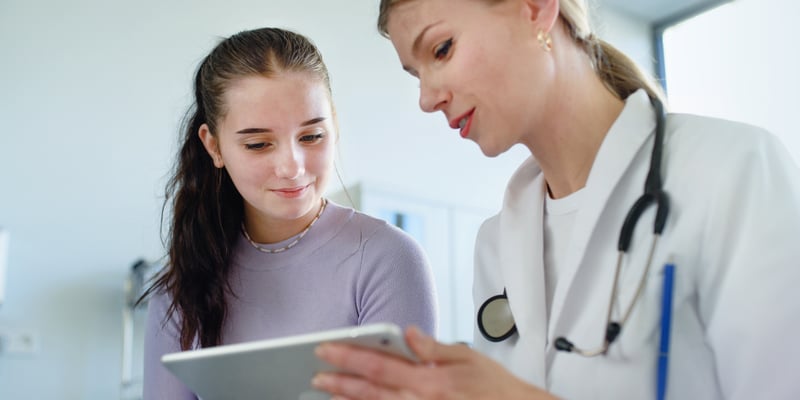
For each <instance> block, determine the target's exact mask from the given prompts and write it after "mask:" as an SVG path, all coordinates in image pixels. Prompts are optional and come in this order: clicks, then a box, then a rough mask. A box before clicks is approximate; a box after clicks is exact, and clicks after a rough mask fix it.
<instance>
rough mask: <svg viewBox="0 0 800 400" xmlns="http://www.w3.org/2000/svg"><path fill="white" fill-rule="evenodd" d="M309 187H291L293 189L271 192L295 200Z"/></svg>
mask: <svg viewBox="0 0 800 400" xmlns="http://www.w3.org/2000/svg"><path fill="white" fill-rule="evenodd" d="M309 185H310V184H309ZM309 185H306V186H299V187H293V188H284V189H275V190H273V192H275V194H277V195H278V196H281V197H286V198H296V197H300V196H301V195H302V194H303V193H305V191H306V189H307V188H308V186H309Z"/></svg>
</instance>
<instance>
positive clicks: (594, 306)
mask: <svg viewBox="0 0 800 400" xmlns="http://www.w3.org/2000/svg"><path fill="white" fill-rule="evenodd" d="M654 127H655V117H654V113H653V111H652V108H651V107H650V103H649V101H648V99H647V96H646V95H645V93H644V92H642V91H639V92H637V93H634V94H633V95H631V96H630V97H629V98H628V100H627V101H626V106H625V108H624V110H623V112H622V114H621V115H620V116H619V118H618V119H617V121H616V122H615V123H614V125H613V126H612V128H611V130H610V131H609V133H608V135H607V137H606V138H605V140H604V142H603V144H602V145H601V148H600V150H599V152H598V154H597V158H596V159H595V162H594V165H593V166H592V170H591V172H590V174H589V177H588V180H587V183H586V186H585V189H584V190H585V193H584V195H583V198H584V199H585V202H584V204H583V205H582V206H581V208H580V210H579V211H578V214H577V216H576V219H575V224H574V228H573V233H572V238H571V242H570V244H569V247H568V253H567V256H566V259H565V264H564V265H563V269H561V271H560V273H559V280H558V284H557V287H556V288H555V292H554V297H553V302H552V310H549V311H548V310H547V309H546V306H545V290H544V282H545V279H544V267H543V256H542V249H543V208H544V196H545V193H546V192H545V181H544V177H543V175H542V173H541V169H540V168H539V166H538V165H537V163H536V161H535V160H534V159H529V160H527V161H526V162H524V163H523V164H522V165H521V166H520V168H519V169H518V170H517V171H516V173H515V174H514V175H513V177H512V178H511V180H510V182H509V185H508V188H507V190H506V194H505V199H504V203H503V208H502V210H501V212H500V213H499V214H498V215H496V216H494V217H492V218H490V219H489V220H487V221H486V222H485V223H484V224H483V226H482V227H481V230H480V232H479V234H478V239H477V244H476V253H475V286H474V293H473V294H474V299H475V309H476V312H477V309H478V308H479V307H480V305H481V304H482V303H483V302H484V301H485V300H486V299H488V298H489V297H491V296H494V295H497V294H501V293H502V292H503V289H504V288H505V289H506V290H507V293H508V298H509V302H510V305H511V311H512V313H513V315H514V317H515V321H516V325H517V329H518V333H517V334H515V335H514V336H513V337H511V338H510V339H508V340H506V341H504V342H500V343H493V342H489V341H487V340H485V339H484V338H483V337H482V336H481V334H480V333H479V331H478V330H477V329H476V331H475V347H476V348H477V349H478V350H480V351H482V352H484V353H485V354H488V355H489V356H491V357H492V358H494V359H495V360H497V361H499V362H500V363H501V364H503V365H505V366H506V367H508V368H509V369H510V370H511V371H512V372H513V373H514V374H516V375H517V376H519V377H521V378H522V379H524V380H526V381H528V382H530V383H533V384H535V385H538V386H540V387H543V388H546V389H548V390H549V391H551V392H552V393H554V394H556V395H558V396H562V397H564V398H567V399H653V398H655V391H656V389H655V387H656V383H655V382H656V364H657V363H656V360H657V355H658V344H659V321H660V313H661V307H660V305H661V293H662V290H661V289H662V276H663V273H662V271H663V266H664V265H665V263H666V262H667V261H668V259H670V258H672V260H673V261H674V264H675V289H674V298H673V304H674V306H673V320H672V338H671V348H670V359H669V360H670V364H669V384H668V390H667V396H668V398H671V399H722V398H725V399H754V398H758V399H761V398H764V399H766V398H769V399H789V398H793V399H797V398H800V374H798V372H797V371H798V367H797V363H798V362H800V337H798V334H800V290H799V289H800V172H798V168H797V166H796V165H795V164H794V162H793V161H792V160H791V159H790V157H789V155H788V154H787V152H786V150H785V149H784V148H783V146H782V145H781V144H780V143H779V142H778V141H777V140H776V139H775V138H774V137H773V136H771V135H770V134H768V133H766V132H764V131H762V130H760V129H758V128H754V127H752V126H748V125H744V124H739V123H733V122H729V121H723V120H717V119H711V118H703V117H698V116H691V115H674V114H670V115H669V116H668V117H667V126H666V139H665V144H664V159H663V167H662V176H663V179H664V189H665V190H666V191H667V193H668V194H669V196H670V200H671V207H670V214H669V217H668V219H667V223H666V227H665V229H664V234H663V236H662V238H661V239H660V241H659V243H658V245H657V247H656V250H655V255H654V262H653V265H652V267H651V269H650V271H649V274H648V277H647V278H646V279H647V281H646V286H645V290H644V292H643V293H642V296H641V297H640V298H639V300H638V302H637V303H636V306H635V307H634V310H633V313H632V315H631V317H630V319H629V321H628V322H627V323H626V324H625V325H624V326H623V329H622V333H621V334H620V337H619V338H618V339H617V341H616V342H615V343H614V344H613V345H612V346H611V349H610V351H609V354H608V355H606V356H599V357H595V358H585V357H582V356H579V355H577V354H575V353H565V352H560V351H556V350H555V348H554V347H553V343H554V341H555V338H557V337H559V336H565V337H566V338H568V339H569V340H571V341H572V342H573V343H574V344H575V345H576V346H578V347H580V348H585V349H593V348H597V347H599V346H600V345H601V344H602V337H603V334H604V332H605V318H606V312H607V307H608V302H609V298H610V293H611V286H612V281H613V275H614V267H615V264H616V260H617V240H618V237H619V231H620V227H621V226H622V222H623V220H624V218H625V215H626V213H627V212H628V210H629V208H630V207H631V205H632V204H633V203H634V201H635V200H636V199H637V198H638V197H639V196H640V195H641V194H642V192H643V189H644V182H645V176H646V173H647V169H648V165H649V162H650V154H651V151H652V145H653V139H654ZM654 214H655V207H650V208H648V210H647V211H646V212H645V213H644V214H643V215H642V218H641V219H640V222H639V223H638V224H637V226H636V230H635V233H634V237H633V242H632V243H631V248H630V251H629V256H628V258H627V260H626V262H624V263H623V266H622V270H621V276H620V284H619V299H618V306H617V307H616V308H615V311H614V314H613V317H612V320H614V319H615V318H618V317H619V314H620V312H621V311H620V310H625V309H626V308H627V307H628V305H629V304H630V302H631V299H632V297H633V294H634V292H635V289H636V286H637V284H638V282H639V279H640V277H641V273H642V272H643V270H644V267H645V265H644V264H645V259H646V257H647V252H648V251H649V248H650V243H651V241H652V238H653V234H652V230H653V218H654ZM548 313H549V317H548Z"/></svg>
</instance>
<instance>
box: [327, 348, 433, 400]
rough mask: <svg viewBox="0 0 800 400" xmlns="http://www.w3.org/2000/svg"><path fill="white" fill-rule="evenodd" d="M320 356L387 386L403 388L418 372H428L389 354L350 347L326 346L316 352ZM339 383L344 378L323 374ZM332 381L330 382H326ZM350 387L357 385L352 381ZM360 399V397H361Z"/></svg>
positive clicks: (349, 371)
mask: <svg viewBox="0 0 800 400" xmlns="http://www.w3.org/2000/svg"><path fill="white" fill-rule="evenodd" d="M316 354H317V357H319V358H321V359H322V360H324V361H325V362H327V363H329V364H331V365H333V366H336V367H339V368H341V369H342V370H344V371H347V372H348V373H349V374H351V375H357V376H359V377H362V378H364V379H366V380H368V381H370V382H373V383H375V384H378V385H382V386H385V387H403V386H406V385H408V384H409V382H410V381H413V379H415V378H416V377H417V376H419V375H420V372H419V371H418V370H424V369H427V367H425V366H422V365H415V364H412V363H410V362H408V361H404V360H401V359H399V358H397V357H394V356H390V355H388V354H384V353H380V352H377V351H373V350H368V349H363V348H359V347H357V346H350V345H346V344H334V343H325V344H322V345H320V346H319V347H318V348H317V350H316ZM329 376H330V377H331V379H333V380H336V381H338V380H339V378H340V377H342V375H336V374H330V375H328V374H320V375H318V377H322V378H325V377H329ZM322 381H323V382H328V379H323V380H322ZM348 383H349V384H351V385H352V384H354V383H353V382H350V381H348ZM357 398H358V397H357Z"/></svg>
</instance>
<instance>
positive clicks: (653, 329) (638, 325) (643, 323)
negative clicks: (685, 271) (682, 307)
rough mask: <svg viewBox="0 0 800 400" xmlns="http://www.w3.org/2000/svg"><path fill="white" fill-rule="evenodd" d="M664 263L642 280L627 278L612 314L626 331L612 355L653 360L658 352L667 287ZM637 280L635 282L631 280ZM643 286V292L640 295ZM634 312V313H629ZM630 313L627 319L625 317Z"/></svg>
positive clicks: (652, 267)
mask: <svg viewBox="0 0 800 400" xmlns="http://www.w3.org/2000/svg"><path fill="white" fill-rule="evenodd" d="M664 266H665V264H664V263H654V264H653V265H652V266H651V267H650V270H649V271H648V272H647V276H646V277H644V280H643V281H642V276H641V275H639V276H638V279H635V278H634V277H627V278H628V279H626V280H625V281H624V283H623V284H624V286H621V287H620V288H619V293H620V295H619V298H618V301H617V303H616V304H615V307H614V312H613V313H612V320H613V321H617V322H621V323H622V331H621V332H620V336H619V338H618V339H617V341H618V343H617V345H616V346H611V351H610V355H612V356H614V355H616V356H619V357H622V358H631V357H633V358H638V357H640V356H641V355H644V354H646V355H647V357H650V356H651V355H652V354H654V353H655V352H656V351H657V349H658V340H659V335H660V325H661V313H662V293H663V286H664ZM630 278H634V279H630ZM640 283H641V284H642V289H641V292H640V293H639V294H638V297H637V291H638V289H639V286H640ZM629 309H630V310H629ZM626 313H628V317H627V319H624V318H625V314H626Z"/></svg>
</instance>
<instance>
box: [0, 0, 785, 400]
mask: <svg viewBox="0 0 800 400" xmlns="http://www.w3.org/2000/svg"><path fill="white" fill-rule="evenodd" d="M604 1H605V2H608V1H611V0H604ZM623 3H624V2H623ZM628 3H630V4H638V3H641V4H644V6H643V7H644V8H648V7H649V8H651V9H652V8H653V7H654V5H653V2H651V1H644V0H640V1H638V2H631V1H628ZM656 3H658V2H656ZM661 3H662V5H663V4H667V5H669V4H671V3H672V2H670V1H663V2H661ZM687 3H697V4H699V3H703V2H702V1H691V0H687ZM594 4H595V13H594V17H595V18H596V28H597V31H598V32H599V35H600V37H603V38H605V39H606V40H608V41H609V42H611V43H612V44H615V45H616V46H618V47H619V48H621V49H622V50H623V51H625V52H626V53H628V54H629V55H632V56H633V58H634V59H635V60H636V61H637V62H638V63H639V64H640V65H642V66H644V67H645V68H647V69H650V70H654V68H655V67H654V65H653V63H652V60H653V57H654V56H653V54H654V48H655V47H657V43H656V42H655V41H654V40H653V30H654V29H655V28H657V26H656V25H657V24H654V23H653V22H652V21H648V20H646V19H643V17H642V16H641V15H638V14H637V13H636V12H634V11H631V10H627V11H625V10H620V9H615V8H611V7H608V6H605V5H604V4H603V3H594ZM656 8H657V7H656ZM723 8H724V9H726V11H724V13H723V14H726V15H727V17H725V18H723V19H722V20H723V22H722V23H723V24H727V25H724V26H723V27H721V28H718V29H715V28H713V26H714V25H713V24H712V22H713V21H710V20H702V21H703V22H702V24H699V26H700V28H698V24H695V25H692V26H689V25H687V26H686V27H681V26H679V27H676V28H675V29H674V31H671V33H668V34H667V35H666V36H665V40H664V46H665V54H667V57H668V62H667V67H668V68H669V70H670V71H668V76H672V75H674V76H675V78H671V79H674V82H670V85H669V88H670V94H671V95H672V96H673V97H672V106H673V109H674V110H677V111H688V112H695V113H704V114H709V115H715V116H721V117H725V118H730V119H735V120H740V121H745V122H750V123H753V124H757V125H762V126H765V127H766V128H768V129H770V130H772V131H773V132H774V133H776V134H777V135H778V136H779V137H781V139H782V140H783V141H784V143H785V144H786V145H787V147H788V148H789V149H790V151H791V152H792V155H793V156H794V157H795V160H798V161H800V136H798V133H797V124H796V123H795V122H794V119H793V118H792V112H793V111H794V108H796V105H797V101H796V99H795V94H796V93H798V92H800V77H798V75H797V73H796V71H795V70H796V66H797V64H798V61H800V57H799V56H798V52H797V51H796V50H794V49H796V43H794V41H795V40H794V39H793V35H792V34H791V33H793V32H790V31H789V30H790V27H793V26H794V25H795V24H796V23H797V17H800V12H798V5H796V4H795V2H793V1H791V0H736V1H734V2H733V3H731V4H728V5H725V6H723V7H721V8H720V10H722V9H723ZM376 16H377V0H346V1H330V0H292V1H279V0H258V1H256V0H230V1H227V2H211V1H186V0H175V1H152V0H144V1H140V2H121V1H114V0H111V1H100V0H72V1H47V0H3V1H0V57H2V62H1V63H0V121H2V128H3V132H2V133H0V227H3V228H4V229H6V230H7V231H8V232H9V233H10V241H9V245H10V246H9V247H10V249H9V253H8V267H7V271H6V277H5V293H4V296H3V299H1V300H0V301H2V305H0V338H2V340H3V343H4V344H5V345H4V347H0V399H4V400H15V399H119V398H136V391H137V389H136V385H135V383H136V378H137V377H140V376H141V373H140V372H138V371H136V369H135V367H134V370H133V378H134V379H133V380H134V382H133V385H132V386H131V387H128V388H123V387H121V384H120V373H121V370H122V368H123V365H122V364H123V360H122V335H123V333H122V310H123V309H124V307H125V297H124V290H123V286H124V282H125V280H126V278H127V277H128V275H129V272H130V269H131V265H132V264H133V263H134V262H135V261H136V260H138V259H145V260H150V261H156V260H158V259H159V258H160V257H161V256H162V255H163V248H162V244H161V241H160V236H159V234H160V228H159V224H160V215H161V206H162V200H163V187H164V184H165V183H166V179H167V175H168V172H169V169H170V166H171V163H172V161H173V155H174V153H175V151H176V143H177V135H178V128H179V124H180V121H181V118H182V117H183V113H184V112H185V110H186V108H187V106H188V105H189V104H190V102H191V100H192V97H191V82H192V77H193V75H194V72H195V68H196V66H197V64H198V63H199V62H200V60H201V58H202V56H203V55H204V54H206V53H207V52H208V51H209V50H210V49H211V48H212V47H213V46H214V45H215V44H216V42H217V40H218V38H219V37H222V36H228V35H230V34H233V33H235V32H237V31H240V30H243V29H250V28H256V27H260V26H266V25H273V26H278V27H284V28H289V29H293V30H296V31H298V32H300V33H302V34H305V35H307V36H309V37H310V38H311V39H312V40H313V41H314V42H315V43H316V44H317V45H318V46H319V48H320V49H321V51H322V53H323V56H324V58H325V61H326V63H327V64H328V67H329V69H330V73H331V77H332V86H333V94H334V101H335V103H336V106H337V111H338V115H339V120H340V128H341V129H340V132H341V139H340V151H339V155H340V157H339V160H338V161H337V164H338V166H339V170H340V172H341V174H342V178H343V179H344V184H345V186H347V187H350V188H352V189H353V190H352V192H353V193H355V196H356V197H357V199H356V202H357V203H369V202H371V204H389V205H390V206H392V204H395V205H396V207H398V208H404V207H406V209H410V210H412V213H415V214H414V215H415V216H416V217H421V218H423V219H425V218H427V223H428V224H429V225H435V227H436V229H438V230H434V231H431V232H428V234H431V233H432V232H433V233H437V232H438V233H441V234H443V235H450V236H452V237H453V238H454V239H453V240H450V241H449V242H447V243H446V246H445V248H440V247H441V246H434V247H435V248H432V247H428V248H427V250H429V251H430V252H431V253H432V254H431V261H432V264H433V267H434V269H435V270H436V271H438V272H437V279H439V280H441V277H442V276H445V277H447V278H448V279H452V280H453V281H452V282H449V281H448V282H444V281H443V280H442V282H437V289H439V291H440V293H439V295H440V296H444V295H447V296H450V297H449V299H450V300H448V301H449V302H451V303H452V304H449V305H448V307H450V308H449V310H450V311H451V313H452V314H453V315H452V316H451V315H450V313H447V310H444V309H443V310H442V312H443V314H445V315H443V318H452V319H451V320H449V321H446V323H443V324H442V325H443V327H442V329H440V331H442V332H443V334H442V337H444V338H446V339H460V338H464V335H470V334H471V332H470V326H471V325H470V324H471V314H469V313H470V312H471V311H470V310H471V309H472V306H471V303H469V302H470V296H471V294H470V293H469V284H470V282H471V274H472V270H471V257H472V249H471V245H472V241H473V240H474V236H473V235H472V233H473V232H474V230H475V229H477V224H479V223H480V221H481V220H482V219H483V218H485V217H487V216H488V215H490V214H492V213H493V212H495V211H496V210H497V209H499V207H500V203H501V201H502V194H503V191H504V188H505V185H506V182H507V180H508V178H509V177H510V175H511V173H512V172H513V171H514V170H515V169H516V167H517V165H518V164H519V163H520V162H521V161H522V160H523V159H524V158H525V157H526V156H527V152H526V151H525V149H522V148H515V149H512V150H511V151H510V152H508V153H506V154H504V155H502V156H500V157H498V158H496V159H487V158H485V157H484V156H483V155H482V154H481V153H480V151H479V149H478V148H477V146H476V145H475V144H474V143H472V142H467V141H463V140H460V139H459V137H458V136H457V133H456V132H455V131H453V130H450V129H449V128H448V127H447V125H446V121H445V120H444V118H443V117H442V116H441V115H439V114H435V115H429V114H423V113H422V112H420V111H419V109H418V106H417V95H418V92H417V91H418V85H417V83H416V81H415V80H414V79H413V78H412V77H410V76H409V75H407V74H406V73H405V72H403V71H402V70H401V67H400V65H399V63H398V62H397V57H396V55H395V53H394V50H393V48H392V46H391V44H390V42H389V41H387V40H386V39H383V38H382V37H380V36H379V35H378V33H377V31H376V29H375V20H376ZM736 18H739V19H740V20H738V22H737V23H736V24H734V25H733V26H731V23H730V21H731V19H736ZM690 45H691V46H690ZM670 54H674V55H675V56H674V57H673V58H669V57H670V56H669V55H670ZM679 56H680V57H679ZM734 99H735V100H734ZM732 101H733V103H731V102H732ZM730 104H735V106H732V105H730ZM341 189H342V186H341V185H340V184H339V183H337V182H333V183H332V185H331V187H330V188H329V192H330V193H331V195H337V193H340V191H341ZM390 203H391V204H390ZM415 210H416V211H415ZM437 210H438V211H437ZM441 210H444V211H445V214H441V213H439V214H437V213H438V212H439V211H441ZM459 215H461V216H464V218H463V219H459V218H458V216H459ZM454 216H455V217H454ZM437 218H439V219H437ZM412 220H413V219H412ZM436 221H441V223H442V224H444V225H442V224H439V225H437V224H435V223H434V222H436ZM459 235H460V236H459ZM442 260H448V261H447V262H448V265H442V264H441V263H442V262H443V261H442ZM442 271H445V272H442ZM451 283H452V284H451ZM440 285H441V286H440ZM0 293H2V291H0ZM464 310H466V311H464ZM464 312H466V313H467V315H466V316H464V315H460V314H463V313H464ZM140 314H141V313H140ZM458 315H460V318H462V319H461V320H456V319H455V318H456V317H457V316H458ZM463 318H466V319H463ZM141 320H142V319H141V318H139V321H140V322H141ZM464 326H466V327H467V328H466V333H465V331H464V329H463V327H464ZM20 341H22V342H20ZM0 345H2V344H0ZM137 346H138V347H136V348H135V353H136V354H138V351H139V350H140V346H141V343H137Z"/></svg>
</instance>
